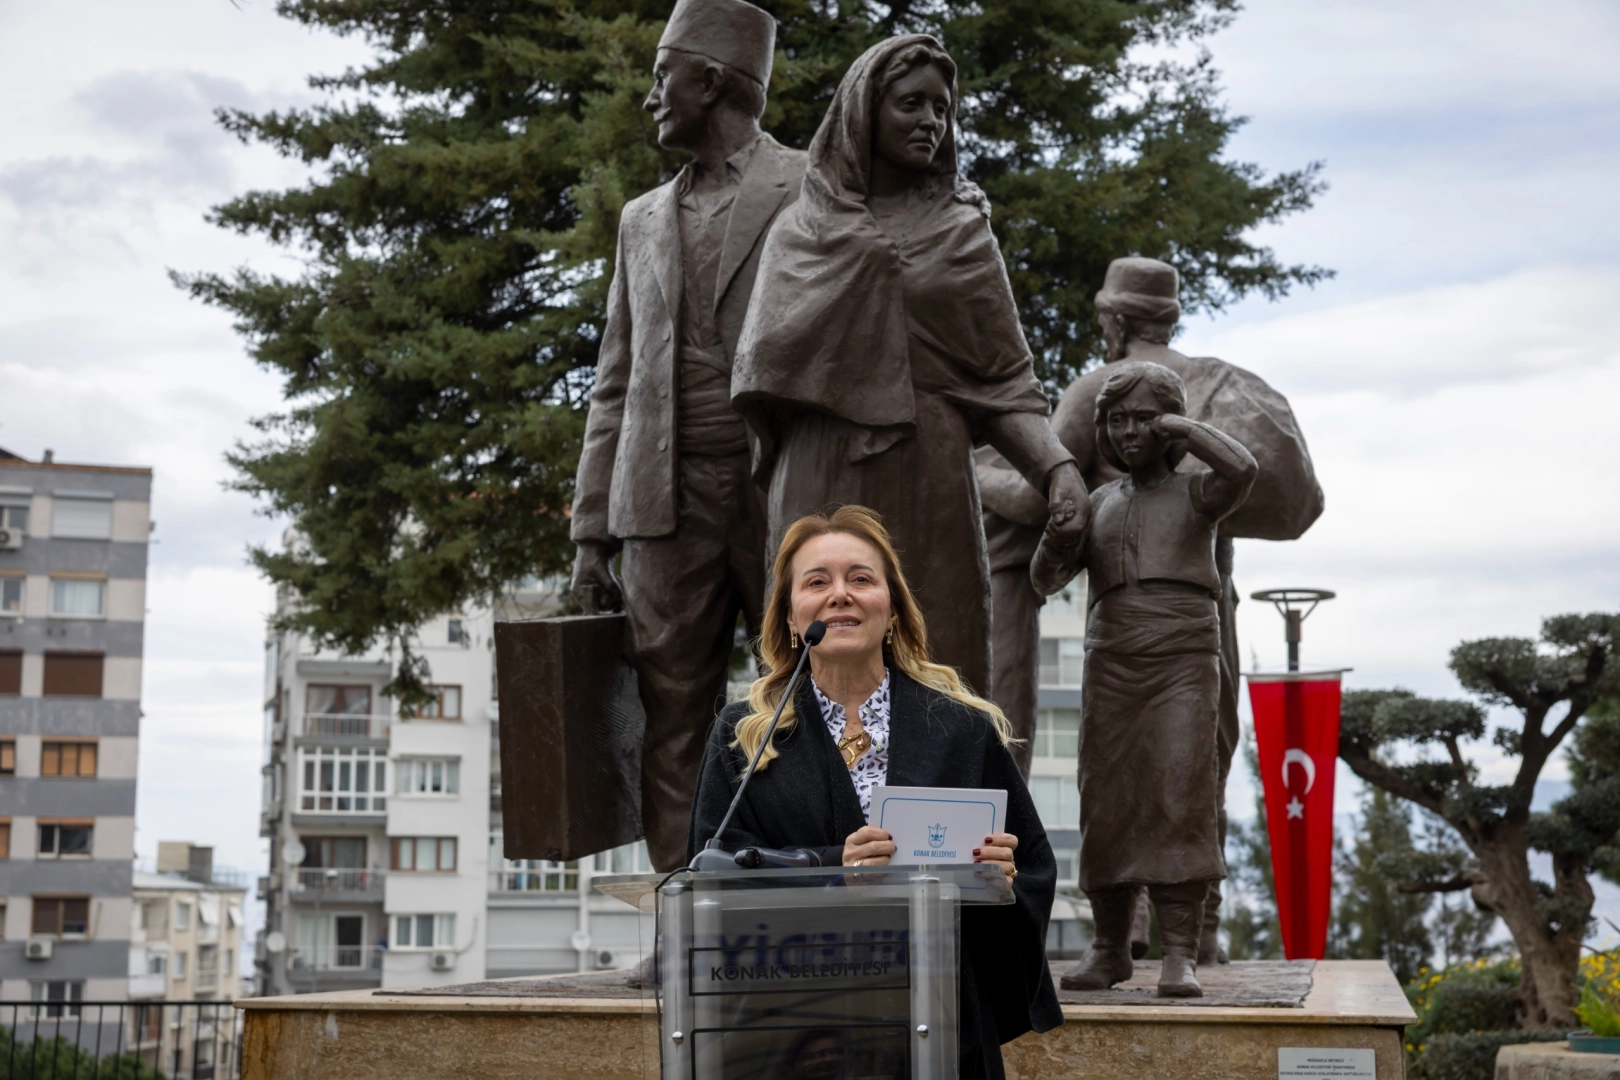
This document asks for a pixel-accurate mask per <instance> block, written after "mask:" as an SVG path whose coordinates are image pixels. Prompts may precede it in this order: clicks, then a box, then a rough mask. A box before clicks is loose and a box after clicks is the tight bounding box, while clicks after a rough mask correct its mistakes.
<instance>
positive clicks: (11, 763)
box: [0, 739, 17, 776]
mask: <svg viewBox="0 0 1620 1080" xmlns="http://www.w3.org/2000/svg"><path fill="white" fill-rule="evenodd" d="M16 772H17V740H16V739H0V776H13V775H15V774H16Z"/></svg>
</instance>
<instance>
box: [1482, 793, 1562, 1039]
mask: <svg viewBox="0 0 1620 1080" xmlns="http://www.w3.org/2000/svg"><path fill="white" fill-rule="evenodd" d="M1470 846H1472V847H1473V849H1474V854H1475V855H1476V856H1478V858H1479V861H1480V865H1481V867H1482V868H1483V869H1484V871H1485V875H1486V877H1487V878H1488V879H1489V881H1490V885H1489V893H1490V905H1491V907H1492V908H1493V909H1494V910H1495V911H1496V914H1498V915H1499V916H1501V918H1502V922H1503V923H1504V924H1505V925H1506V926H1507V928H1508V933H1509V934H1511V935H1513V944H1514V945H1516V946H1518V949H1519V958H1520V962H1521V963H1522V965H1523V974H1522V975H1521V977H1520V980H1519V990H1520V992H1521V994H1522V995H1523V997H1524V1005H1525V1010H1526V1015H1525V1018H1524V1022H1525V1026H1526V1027H1536V1028H1559V1027H1574V1026H1575V982H1576V974H1577V969H1578V965H1579V961H1580V947H1581V945H1580V933H1579V931H1578V930H1577V931H1576V932H1575V933H1573V934H1571V933H1570V932H1569V931H1565V930H1560V931H1554V930H1553V928H1552V927H1551V926H1549V925H1548V923H1547V919H1546V917H1545V916H1543V915H1542V914H1541V912H1540V911H1539V910H1537V908H1538V900H1539V897H1538V896H1537V893H1536V886H1535V882H1534V881H1533V880H1532V879H1531V877H1530V861H1529V856H1530V851H1529V845H1528V843H1527V842H1526V840H1525V835H1524V828H1523V826H1520V825H1502V826H1500V827H1499V828H1498V829H1496V830H1494V835H1492V836H1491V837H1490V838H1488V839H1481V840H1480V841H1479V842H1477V843H1475V844H1472V845H1470ZM1571 939H1573V940H1571Z"/></svg>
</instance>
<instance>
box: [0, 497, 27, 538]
mask: <svg viewBox="0 0 1620 1080" xmlns="http://www.w3.org/2000/svg"><path fill="white" fill-rule="evenodd" d="M0 529H5V530H6V531H7V532H14V533H22V534H23V535H25V536H26V535H27V534H28V507H26V506H23V505H21V504H19V503H6V504H5V505H4V506H0Z"/></svg>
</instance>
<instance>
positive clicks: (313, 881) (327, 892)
mask: <svg viewBox="0 0 1620 1080" xmlns="http://www.w3.org/2000/svg"><path fill="white" fill-rule="evenodd" d="M383 877H384V872H383V871H381V870H365V869H346V868H338V867H325V868H319V867H316V868H304V869H301V870H299V871H298V876H297V878H295V879H294V881H293V899H295V900H313V899H315V898H317V897H319V898H320V899H321V900H322V901H323V902H324V901H326V900H381V899H382V897H383Z"/></svg>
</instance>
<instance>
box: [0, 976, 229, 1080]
mask: <svg viewBox="0 0 1620 1080" xmlns="http://www.w3.org/2000/svg"><path fill="white" fill-rule="evenodd" d="M67 985H68V986H80V985H82V984H77V983H68V984H67ZM241 1075H242V1014H241V1013H239V1012H238V1011H237V1010H236V1009H234V1008H232V1007H231V1003H230V1002H228V1001H162V1000H155V1001H105V1002H104V1001H0V1076H5V1077H7V1078H11V1080H46V1078H53V1077H73V1078H74V1080H159V1078H166V1080H240V1077H241Z"/></svg>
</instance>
